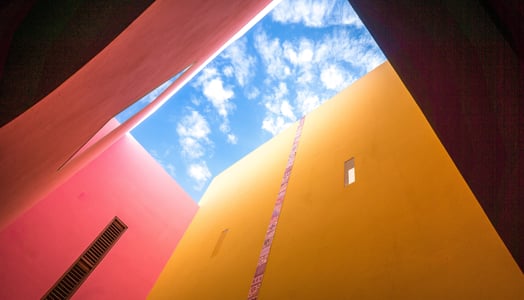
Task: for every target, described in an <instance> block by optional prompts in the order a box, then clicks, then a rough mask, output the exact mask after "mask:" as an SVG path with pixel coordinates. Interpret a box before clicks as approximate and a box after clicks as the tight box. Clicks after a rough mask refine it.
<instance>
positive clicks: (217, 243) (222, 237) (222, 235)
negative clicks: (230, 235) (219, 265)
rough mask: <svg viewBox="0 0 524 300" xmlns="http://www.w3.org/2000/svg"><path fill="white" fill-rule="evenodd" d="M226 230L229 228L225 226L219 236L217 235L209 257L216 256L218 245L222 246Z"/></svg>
mask: <svg viewBox="0 0 524 300" xmlns="http://www.w3.org/2000/svg"><path fill="white" fill-rule="evenodd" d="M228 231H229V228H226V229H224V230H222V232H221V233H220V236H219V237H218V240H217V242H216V244H215V248H213V252H212V253H211V257H214V256H216V255H217V254H218V252H219V251H220V247H222V243H223V242H224V239H225V238H226V234H227V232H228Z"/></svg>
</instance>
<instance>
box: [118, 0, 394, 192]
mask: <svg viewBox="0 0 524 300" xmlns="http://www.w3.org/2000/svg"><path fill="white" fill-rule="evenodd" d="M384 61H385V57H384V55H383V54H382V52H381V51H380V49H379V48H378V46H377V45H376V43H375V41H374V40H373V38H372V37H371V35H370V34H369V33H368V32H367V29H366V28H365V27H364V26H363V24H362V22H361V21H360V20H359V18H358V17H357V15H356V14H355V12H354V11H353V9H352V8H351V7H350V5H349V4H348V1H347V0H283V1H282V2H281V3H280V4H278V5H277V6H276V7H275V8H274V9H273V10H272V11H271V12H270V13H269V14H268V15H267V16H266V17H264V18H263V19H262V20H261V21H260V22H259V23H258V24H256V25H255V26H254V27H253V28H251V29H250V30H249V31H248V32H247V33H246V34H245V35H244V36H243V37H241V38H239V39H238V40H237V41H235V42H234V43H232V44H231V45H230V46H229V47H228V48H226V49H225V50H224V51H223V52H222V53H221V54H219V55H218V56H217V57H216V58H215V59H214V60H213V61H212V62H210V63H209V65H207V66H206V67H205V68H204V69H202V71H200V73H199V74H197V75H196V76H195V77H194V78H193V79H192V80H191V81H190V82H188V83H187V84H186V85H185V86H184V87H182V88H181V89H180V90H179V91H178V92H177V93H176V94H175V95H174V96H173V97H171V99H170V100H169V101H168V102H167V103H165V104H164V105H163V106H162V107H161V108H160V109H159V110H158V111H156V112H155V113H154V114H153V115H152V116H150V117H149V118H148V119H146V120H145V121H144V122H142V123H141V124H140V125H139V126H137V127H136V128H135V129H134V130H133V131H131V134H132V135H133V136H134V137H135V138H136V139H137V140H138V141H139V142H140V144H142V146H143V147H144V148H145V149H146V150H147V151H148V152H149V153H150V154H151V155H152V156H153V157H154V158H155V159H156V160H157V161H158V162H159V163H160V164H161V165H162V166H163V167H164V169H165V170H166V171H167V172H168V173H169V174H170V175H171V176H172V177H173V178H174V179H175V180H176V181H177V182H178V183H179V184H180V185H181V186H182V187H183V188H184V189H185V190H186V192H187V193H188V194H190V195H191V197H192V198H193V199H194V200H195V201H197V202H198V201H199V200H200V198H201V196H202V195H203V193H204V192H205V190H206V188H207V186H208V185H209V183H210V182H211V179H212V178H213V177H214V176H216V175H218V174H220V173H221V172H222V171H223V170H225V169H226V168H228V167H229V166H231V165H232V164H233V163H235V162H236V161H238V160H239V159H241V158H242V157H244V156H245V155H247V154H248V153H249V152H251V151H253V150H254V149H256V148H257V147H258V146H260V145H261V144H263V143H264V142H266V141H268V140H269V139H271V138H272V137H273V136H274V135H276V134H278V133H279V132H280V131H282V130H283V129H285V128H286V127H287V126H289V125H290V124H292V123H294V122H295V121H297V120H298V119H299V118H300V117H301V116H302V115H304V114H307V113H308V112H310V111H311V110H313V109H315V108H316V107H318V106H319V105H320V104H322V103H323V102H324V101H326V100H328V99H330V98H331V97H333V96H334V95H335V94H336V93H338V92H339V91H341V90H342V89H344V88H345V87H347V86H348V85H350V84H351V83H352V82H354V81H355V80H357V79H358V78H360V77H362V76H363V75H365V74H366V73H368V72H369V71H371V70H372V69H374V68H375V67H377V66H378V65H380V64H381V63H382V62H384ZM175 78H176V77H175ZM175 78H173V79H172V80H169V81H168V82H166V83H165V84H163V85H162V86H160V87H159V88H157V89H156V90H155V91H153V92H151V93H150V94H149V95H147V96H145V97H144V98H143V99H141V100H139V101H138V102H137V103H136V104H135V105H133V106H131V107H130V108H128V109H127V110H125V111H124V112H122V113H121V114H120V115H119V116H117V119H118V120H119V121H121V122H122V121H123V120H125V119H127V118H128V117H129V116H131V115H132V114H134V113H136V112H137V111H138V110H139V109H140V108H142V107H144V106H145V105H146V104H147V103H149V102H151V101H152V100H154V98H155V97H156V96H158V95H159V94H160V93H161V91H162V90H163V89H165V88H167V86H169V84H170V83H171V82H173V81H174V79H175Z"/></svg>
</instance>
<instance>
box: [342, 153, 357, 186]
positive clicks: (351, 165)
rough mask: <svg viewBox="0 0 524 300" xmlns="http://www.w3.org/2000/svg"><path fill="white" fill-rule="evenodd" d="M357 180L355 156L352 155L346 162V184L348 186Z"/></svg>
mask: <svg viewBox="0 0 524 300" xmlns="http://www.w3.org/2000/svg"><path fill="white" fill-rule="evenodd" d="M355 180H356V178H355V158H354V157H352V158H351V159H349V160H347V161H346V162H345V163H344V185H345V186H348V185H350V184H352V183H354V182H355Z"/></svg>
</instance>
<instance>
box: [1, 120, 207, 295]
mask: <svg viewBox="0 0 524 300" xmlns="http://www.w3.org/2000/svg"><path fill="white" fill-rule="evenodd" d="M113 126H114V124H110V126H108V127H107V128H106V129H110V128H111V127H113ZM197 209H198V206H197V204H196V203H195V202H193V201H192V200H191V199H190V197H189V196H188V195H187V194H186V193H185V192H184V191H183V190H182V189H181V188H180V187H179V186H178V184H177V183H176V182H175V181H174V180H173V179H171V177H170V176H169V175H168V174H167V173H166V172H165V171H164V170H163V169H162V168H161V167H160V166H159V165H158V164H157V163H156V162H155V161H154V160H153V158H152V157H150V156H149V154H148V153H147V152H146V151H145V150H144V149H143V148H142V147H141V146H140V145H139V144H138V143H137V142H136V141H135V140H134V139H133V138H132V137H131V136H129V135H125V136H124V137H122V138H121V139H120V140H118V141H117V142H116V143H115V144H114V145H113V146H111V147H110V148H109V149H108V150H106V151H105V152H104V153H103V154H102V155H100V156H99V157H98V158H97V159H95V160H94V161H92V162H91V163H90V164H89V165H87V166H86V167H85V168H84V169H82V170H81V171H79V172H78V173H77V174H75V175H74V176H73V177H71V178H70V179H69V180H68V181H67V182H66V183H64V184H63V185H61V186H60V187H59V188H57V189H56V190H54V191H53V192H51V193H50V194H49V195H47V196H46V197H45V198H44V199H42V200H41V201H40V202H39V203H38V204H37V205H35V206H34V207H33V208H31V209H30V210H28V211H27V212H26V213H24V214H23V215H22V216H21V217H20V218H18V219H17V220H16V221H15V222H13V223H11V224H10V225H9V226H8V227H6V228H5V229H4V230H3V231H2V232H0V245H3V246H2V247H0V270H2V271H1V272H0V284H1V286H0V299H38V298H40V297H41V296H42V295H43V294H44V293H45V292H46V291H47V290H48V289H49V288H50V287H51V286H52V285H53V284H54V283H55V282H56V280H57V279H58V278H59V277H60V276H61V275H62V274H63V273H64V272H65V271H66V270H67V268H68V267H69V266H70V265H71V264H72V263H73V262H74V261H75V260H76V259H77V258H78V256H79V255H80V254H81V253H82V252H83V251H84V250H85V249H86V247H87V246H88V245H89V244H90V243H91V242H92V241H93V240H94V238H96V237H97V236H98V234H99V233H100V232H101V231H102V230H103V228H104V227H105V226H106V225H107V224H108V223H109V222H110V221H111V219H112V218H113V217H114V216H118V217H119V218H120V219H121V220H122V221H124V222H125V223H126V224H127V225H128V226H129V228H128V229H127V231H126V232H124V234H123V235H122V236H121V238H120V239H119V240H118V241H117V242H116V244H115V246H114V247H113V248H112V249H111V250H110V251H109V253H108V254H107V256H105V258H104V259H103V260H102V262H101V263H100V264H99V265H98V267H97V268H96V269H95V270H94V271H93V273H91V275H90V276H89V278H88V279H87V280H86V281H85V282H84V284H83V285H82V286H81V287H80V289H79V290H78V291H77V293H76V294H75V298H77V299H144V298H145V297H146V295H147V293H148V292H149V290H150V289H151V287H152V286H153V283H154V282H155V280H156V278H157V276H158V274H159V273H160V271H161V270H162V267H163V266H164V264H165V263H166V261H167V259H168V258H169V256H170V254H171V253H172V251H173V249H174V248H175V246H176V244H177V243H178V241H179V239H180V238H181V236H182V235H183V233H184V231H185V229H186V227H187V226H188V225H189V222H190V221H191V220H192V218H193V215H194V214H195V213H196V211H197Z"/></svg>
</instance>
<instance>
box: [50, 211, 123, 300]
mask: <svg viewBox="0 0 524 300" xmlns="http://www.w3.org/2000/svg"><path fill="white" fill-rule="evenodd" d="M126 229H127V226H126V224H124V223H123V222H122V221H121V220H120V219H119V218H118V217H115V218H114V219H113V220H112V221H111V223H109V225H107V227H106V228H105V229H104V231H102V233H101V234H100V235H99V236H98V237H97V238H96V240H95V241H94V242H93V243H92V244H91V245H90V246H89V247H88V248H87V250H86V251H84V253H82V255H81V256H80V258H78V259H77V260H76V261H75V263H74V264H73V265H72V266H71V267H70V268H69V269H68V270H67V271H66V272H65V274H64V275H62V277H61V278H60V279H59V280H58V281H57V282H56V283H55V285H54V286H53V287H52V288H51V289H50V290H49V291H48V292H47V293H46V294H45V295H44V297H42V299H69V298H71V296H72V295H73V294H74V293H75V292H76V290H77V289H78V288H79V287H80V285H81V284H82V283H83V282H84V281H85V280H86V279H87V276H89V274H90V273H91V272H92V271H93V270H94V268H95V267H96V266H97V265H98V264H99V263H100V261H101V260H102V258H104V256H105V255H106V254H107V252H109V249H111V247H112V246H113V245H114V244H115V242H116V241H117V240H118V238H120V236H121V235H122V234H123V233H124V231H125V230H126Z"/></svg>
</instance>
